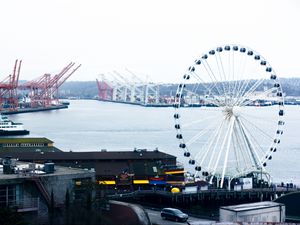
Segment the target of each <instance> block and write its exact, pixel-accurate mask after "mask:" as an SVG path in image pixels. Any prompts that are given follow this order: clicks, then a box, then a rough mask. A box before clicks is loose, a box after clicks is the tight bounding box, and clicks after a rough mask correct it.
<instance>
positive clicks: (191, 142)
mask: <svg viewBox="0 0 300 225" xmlns="http://www.w3.org/2000/svg"><path fill="white" fill-rule="evenodd" d="M214 126H215V123H213V124H211V125H210V126H208V127H206V128H205V129H203V130H201V131H200V132H198V133H197V134H196V135H194V136H193V137H192V138H191V139H190V140H189V141H187V142H186V145H187V146H188V147H189V146H190V145H192V144H193V143H195V142H196V141H197V140H199V138H201V137H202V136H203V135H205V134H206V133H208V132H209V130H210V129H211V128H213V127H214Z"/></svg>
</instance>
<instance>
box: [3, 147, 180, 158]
mask: <svg viewBox="0 0 300 225" xmlns="http://www.w3.org/2000/svg"><path fill="white" fill-rule="evenodd" d="M6 156H11V157H13V158H19V159H20V160H24V161H28V160H33V159H36V160H63V159H66V160H130V159H176V156H173V155H170V154H167V153H164V152H160V151H156V150H155V151H145V150H143V151H109V152H108V151H101V152H96V151H95V152H42V151H41V152H27V151H26V152H25V151H24V152H1V151H0V157H2V158H4V157H6Z"/></svg>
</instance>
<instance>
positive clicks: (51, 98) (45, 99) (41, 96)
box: [19, 62, 81, 107]
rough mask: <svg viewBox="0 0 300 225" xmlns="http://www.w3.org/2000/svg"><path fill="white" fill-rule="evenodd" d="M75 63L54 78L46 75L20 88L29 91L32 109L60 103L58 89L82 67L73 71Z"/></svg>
mask: <svg viewBox="0 0 300 225" xmlns="http://www.w3.org/2000/svg"><path fill="white" fill-rule="evenodd" d="M74 66H75V63H73V62H71V63H69V64H68V65H67V66H66V67H64V68H63V69H62V70H61V71H60V72H59V73H58V74H56V75H54V76H53V77H52V76H51V74H44V75H43V76H41V77H38V78H37V79H35V80H32V81H28V82H26V83H24V84H22V85H20V86H19V87H20V88H22V89H29V96H28V97H29V98H30V104H31V107H49V106H51V105H53V104H55V105H57V104H59V103H58V88H59V87H60V86H61V85H62V84H63V83H64V82H65V81H66V80H67V79H68V78H69V77H70V76H71V75H72V74H73V73H74V72H75V71H76V70H78V69H79V67H80V66H81V64H80V65H78V66H77V67H75V68H74V69H73V70H71V69H72V68H73V67H74Z"/></svg>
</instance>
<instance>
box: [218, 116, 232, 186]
mask: <svg viewBox="0 0 300 225" xmlns="http://www.w3.org/2000/svg"><path fill="white" fill-rule="evenodd" d="M234 121H235V117H234V116H233V117H231V124H230V133H229V137H228V138H229V139H228V142H227V148H226V154H225V160H224V164H223V171H222V179H221V188H223V184H224V177H225V171H226V169H227V162H228V154H229V147H230V144H231V138H232V130H233V125H234Z"/></svg>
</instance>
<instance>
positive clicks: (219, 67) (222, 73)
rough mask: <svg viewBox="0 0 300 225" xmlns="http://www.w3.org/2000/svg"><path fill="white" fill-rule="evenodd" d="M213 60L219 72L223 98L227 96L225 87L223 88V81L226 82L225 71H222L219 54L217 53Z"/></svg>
mask: <svg viewBox="0 0 300 225" xmlns="http://www.w3.org/2000/svg"><path fill="white" fill-rule="evenodd" d="M215 60H216V63H217V65H218V71H219V75H220V78H221V79H220V82H221V83H222V86H223V90H224V96H227V95H228V90H226V86H225V84H224V83H225V81H226V75H225V71H224V66H223V62H222V58H221V57H220V53H219V52H218V53H217V54H216V55H215Z"/></svg>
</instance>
